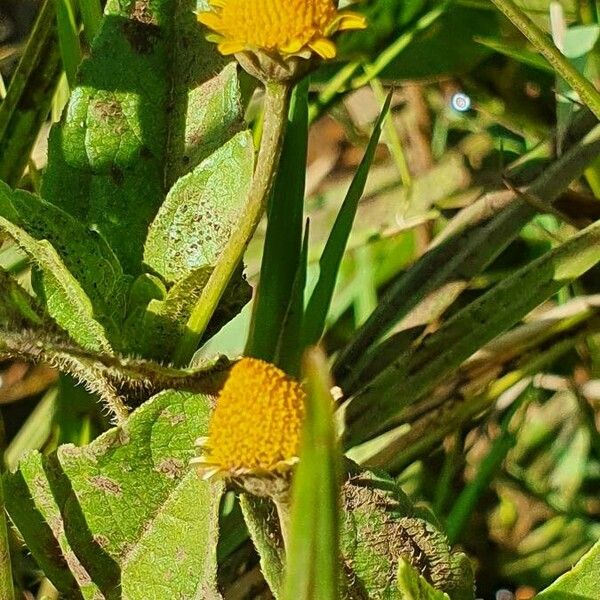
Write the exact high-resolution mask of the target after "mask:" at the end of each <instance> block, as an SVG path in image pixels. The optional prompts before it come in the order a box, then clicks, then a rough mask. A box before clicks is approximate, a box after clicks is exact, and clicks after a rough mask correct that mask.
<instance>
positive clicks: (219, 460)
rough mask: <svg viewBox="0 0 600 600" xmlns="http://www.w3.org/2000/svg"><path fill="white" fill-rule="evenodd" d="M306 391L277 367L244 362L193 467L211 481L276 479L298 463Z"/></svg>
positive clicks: (224, 393)
mask: <svg viewBox="0 0 600 600" xmlns="http://www.w3.org/2000/svg"><path fill="white" fill-rule="evenodd" d="M304 398H305V395H304V391H303V390H302V387H301V386H300V384H299V383H298V382H297V381H296V380H294V379H292V378H291V377H288V376H287V375H286V374H285V373H284V372H283V371H281V370H280V369H278V368H277V367H275V366H273V365H271V364H269V363H267V362H264V361H262V360H257V359H254V358H243V359H241V360H240V361H239V362H238V363H236V364H235V366H234V367H233V368H232V369H231V371H230V373H229V376H228V378H227V381H226V382H225V384H224V386H223V388H222V389H221V391H220V393H219V396H218V398H217V403H216V406H215V410H214V412H213V414H212V418H211V422H210V425H209V430H208V437H207V438H201V439H200V440H199V441H198V444H199V445H200V446H201V447H202V449H203V455H202V456H201V457H199V458H197V459H195V460H194V461H193V462H194V463H195V464H196V465H198V468H199V470H200V472H201V474H202V475H203V476H204V477H205V478H208V477H211V476H213V475H215V474H218V473H221V474H224V475H226V476H230V477H236V476H240V475H258V476H262V475H271V474H276V473H281V472H284V471H286V470H288V469H289V468H290V467H291V466H292V465H293V464H294V463H295V462H296V461H297V460H298V452H299V446H300V434H301V429H302V419H303V417H304Z"/></svg>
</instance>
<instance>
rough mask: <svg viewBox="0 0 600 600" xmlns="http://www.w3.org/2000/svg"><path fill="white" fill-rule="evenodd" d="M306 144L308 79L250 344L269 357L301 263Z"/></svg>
mask: <svg viewBox="0 0 600 600" xmlns="http://www.w3.org/2000/svg"><path fill="white" fill-rule="evenodd" d="M307 146H308V80H306V81H304V82H302V83H300V84H299V85H298V87H297V88H296V90H295V92H294V94H293V96H292V101H291V106H290V111H289V118H288V125H287V129H286V133H285V141H284V145H283V151H282V156H281V162H280V164H279V169H278V172H277V179H276V181H275V187H274V190H273V194H272V196H271V203H270V206H269V212H268V226H267V233H266V238H265V246H264V252H263V258H262V266H261V270H260V273H261V276H260V283H259V285H258V291H257V295H256V300H255V302H254V312H253V315H252V325H251V329H250V335H249V337H248V344H247V347H246V355H247V356H254V357H255V358H262V359H263V360H268V361H272V360H273V359H274V355H275V351H276V347H277V341H278V338H279V336H280V332H281V328H282V326H283V322H284V320H285V318H286V313H287V311H288V305H289V303H290V295H291V294H292V291H293V287H294V280H295V278H296V273H297V271H298V266H299V264H300V254H301V251H302V225H303V222H302V219H303V211H304V188H305V173H306V170H305V167H306V154H307Z"/></svg>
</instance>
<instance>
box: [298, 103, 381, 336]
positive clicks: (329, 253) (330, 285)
mask: <svg viewBox="0 0 600 600" xmlns="http://www.w3.org/2000/svg"><path fill="white" fill-rule="evenodd" d="M391 101H392V95H391V94H390V95H388V98H387V101H386V103H385V105H384V106H383V108H382V110H381V114H380V115H379V118H378V119H377V122H376V123H375V127H374V129H373V133H372V135H371V139H370V140H369V145H368V146H367V149H366V151H365V155H364V157H363V159H362V161H361V163H360V165H359V166H358V169H357V170H356V174H355V176H354V179H353V180H352V184H351V185H350V189H349V190H348V193H347V195H346V198H345V199H344V203H343V204H342V207H341V208H340V212H339V214H338V216H337V219H336V220H335V224H334V225H333V229H332V230H331V234H330V235H329V239H328V240H327V243H326V244H325V248H324V249H323V254H322V255H321V260H320V261H319V268H320V272H319V279H318V281H317V284H316V286H315V289H314V290H313V293H312V295H311V297H310V300H309V301H308V306H307V307H306V314H305V319H304V343H305V346H310V345H311V344H316V343H317V342H318V341H319V340H320V339H321V336H322V335H323V330H324V329H325V320H326V318H327V313H328V312H329V307H330V306H331V299H332V298H333V292H334V289H335V283H336V281H337V276H338V271H339V269H340V264H341V262H342V258H343V256H344V251H345V249H346V244H347V243H348V238H349V237H350V231H351V229H352V224H353V223H354V217H355V216H356V210H357V209H358V203H359V202H360V199H361V197H362V195H363V192H364V190H365V185H366V183H367V177H368V175H369V169H370V168H371V163H372V162H373V157H374V156H375V150H376V149H377V145H378V144H379V138H380V137H381V130H382V127H383V122H384V120H385V118H386V116H387V113H388V111H389V108H390V103H391Z"/></svg>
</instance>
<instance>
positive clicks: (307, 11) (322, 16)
mask: <svg viewBox="0 0 600 600" xmlns="http://www.w3.org/2000/svg"><path fill="white" fill-rule="evenodd" d="M209 4H210V6H211V7H212V10H210V11H206V12H201V13H199V15H198V20H199V21H200V22H201V23H203V24H204V25H206V26H207V27H208V28H209V29H211V30H212V31H213V32H214V34H213V35H212V36H211V39H213V40H214V41H216V42H217V43H218V45H219V51H220V52H221V53H222V54H225V55H228V54H236V55H238V57H239V56H240V55H241V56H242V57H244V58H245V59H246V61H247V60H248V59H251V60H252V62H253V63H254V64H255V66H256V65H260V67H261V68H263V67H264V66H265V64H266V65H267V66H271V68H272V67H273V63H274V64H279V66H280V67H283V71H285V70H286V69H285V68H287V71H289V72H295V71H297V70H298V68H297V66H298V59H309V58H311V57H312V56H315V55H316V56H318V57H320V58H323V59H330V58H334V57H335V55H336V46H335V44H334V42H333V41H332V40H331V36H332V35H333V34H335V33H337V32H338V31H344V30H348V29H364V28H365V26H366V22H365V19H364V17H363V16H361V15H359V14H357V13H353V12H350V11H340V10H338V8H337V6H336V3H335V2H334V0H209ZM240 62H242V66H244V67H246V65H245V64H244V62H243V61H240ZM253 71H254V69H253ZM252 74H256V73H255V72H253V73H252ZM268 75H269V73H268V72H267V78H268ZM272 75H273V77H274V78H280V79H281V78H282V76H281V73H279V76H278V75H277V73H276V72H275V71H274V72H273V74H272ZM263 78H264V77H261V79H263Z"/></svg>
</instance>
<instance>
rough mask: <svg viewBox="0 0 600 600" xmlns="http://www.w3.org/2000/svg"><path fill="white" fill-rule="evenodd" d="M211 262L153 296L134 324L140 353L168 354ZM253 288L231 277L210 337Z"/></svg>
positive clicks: (195, 299)
mask: <svg viewBox="0 0 600 600" xmlns="http://www.w3.org/2000/svg"><path fill="white" fill-rule="evenodd" d="M212 270H213V268H212V267H211V266H206V267H200V268H197V269H195V270H194V271H192V272H191V273H190V274H189V275H188V276H187V277H185V278H184V279H182V280H181V281H179V282H178V283H176V284H175V285H174V286H173V287H172V288H171V289H170V290H169V292H168V293H167V295H166V297H165V298H164V299H163V300H159V299H156V300H152V301H151V302H150V303H149V304H148V306H147V308H146V310H145V312H144V313H143V314H141V315H140V316H141V320H140V322H139V325H138V326H137V327H136V331H135V334H136V338H135V340H134V342H135V346H134V349H135V350H136V351H137V352H140V353H141V354H142V355H143V356H147V357H154V358H156V360H164V358H165V357H168V356H171V354H173V353H174V351H175V348H176V346H177V342H178V341H179V339H180V338H181V336H182V335H183V333H184V331H185V328H186V324H187V322H188V319H189V317H190V314H191V311H192V310H193V308H194V306H195V305H196V302H197V301H198V299H199V298H200V295H201V294H202V290H203V289H204V286H205V285H206V282H207V281H208V278H209V277H210V274H211V273H212ZM251 296H252V290H251V288H250V286H249V285H248V284H247V283H246V281H245V280H244V279H242V278H241V277H233V278H232V280H231V283H230V284H229V286H228V287H227V289H226V291H225V294H224V296H223V300H222V301H221V303H220V304H219V307H218V309H217V311H216V313H215V314H214V316H213V318H212V320H211V323H210V324H209V327H208V329H207V332H206V335H207V336H208V337H210V336H211V335H213V334H214V333H215V332H216V330H218V329H220V327H221V325H222V324H223V323H225V322H227V321H230V320H231V319H232V318H233V317H234V316H235V315H236V314H237V313H238V312H239V311H240V310H241V308H242V307H243V306H244V305H245V304H246V303H247V302H248V301H249V300H250V298H251Z"/></svg>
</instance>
